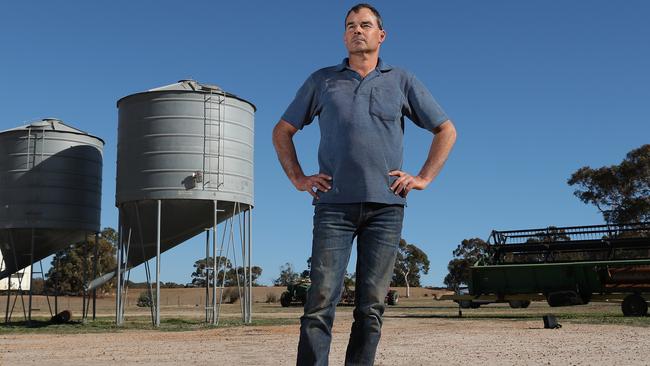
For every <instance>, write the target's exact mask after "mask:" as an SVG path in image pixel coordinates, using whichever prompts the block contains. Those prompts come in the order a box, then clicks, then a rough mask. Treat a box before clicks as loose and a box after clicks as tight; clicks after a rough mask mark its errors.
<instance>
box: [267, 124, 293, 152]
mask: <svg viewBox="0 0 650 366" xmlns="http://www.w3.org/2000/svg"><path fill="white" fill-rule="evenodd" d="M297 130H298V129H296V128H295V127H293V126H292V125H291V124H290V123H289V122H286V121H284V120H280V121H279V122H278V123H277V124H276V125H275V127H274V128H273V134H272V139H273V146H275V147H276V148H278V147H279V146H281V145H283V144H284V143H286V142H287V140H291V138H292V137H293V135H294V134H295V133H296V131H297Z"/></svg>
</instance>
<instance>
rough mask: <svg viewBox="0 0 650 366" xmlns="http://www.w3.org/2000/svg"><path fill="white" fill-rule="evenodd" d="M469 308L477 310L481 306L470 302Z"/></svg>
mask: <svg viewBox="0 0 650 366" xmlns="http://www.w3.org/2000/svg"><path fill="white" fill-rule="evenodd" d="M469 307H470V308H472V309H478V308H480V307H481V304H479V303H477V302H474V301H472V302H470V303H469Z"/></svg>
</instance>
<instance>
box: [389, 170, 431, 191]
mask: <svg viewBox="0 0 650 366" xmlns="http://www.w3.org/2000/svg"><path fill="white" fill-rule="evenodd" d="M388 175H390V176H392V177H398V178H397V180H395V182H393V185H391V186H390V190H391V191H393V193H395V194H396V195H398V196H402V197H406V195H408V194H409V192H410V191H411V189H417V190H423V189H425V188H426V187H427V185H429V182H428V181H426V180H425V179H424V178H422V177H420V176H418V175H416V176H413V175H410V174H409V173H407V172H403V171H401V170H393V171H391V172H389V173H388Z"/></svg>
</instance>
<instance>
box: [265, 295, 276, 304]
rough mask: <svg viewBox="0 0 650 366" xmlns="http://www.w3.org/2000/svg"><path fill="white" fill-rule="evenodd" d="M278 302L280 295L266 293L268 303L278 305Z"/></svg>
mask: <svg viewBox="0 0 650 366" xmlns="http://www.w3.org/2000/svg"><path fill="white" fill-rule="evenodd" d="M276 302H278V295H276V294H275V292H267V293H266V303H267V304H270V303H276Z"/></svg>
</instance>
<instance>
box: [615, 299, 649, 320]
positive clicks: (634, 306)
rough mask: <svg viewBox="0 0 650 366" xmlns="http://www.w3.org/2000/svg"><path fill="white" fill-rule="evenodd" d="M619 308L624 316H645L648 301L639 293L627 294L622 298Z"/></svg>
mask: <svg viewBox="0 0 650 366" xmlns="http://www.w3.org/2000/svg"><path fill="white" fill-rule="evenodd" d="M621 310H623V315H625V316H646V315H648V303H647V302H646V301H645V299H644V298H643V297H642V296H641V295H637V294H633V295H627V296H626V297H625V299H623V304H621Z"/></svg>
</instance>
